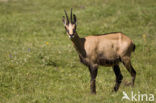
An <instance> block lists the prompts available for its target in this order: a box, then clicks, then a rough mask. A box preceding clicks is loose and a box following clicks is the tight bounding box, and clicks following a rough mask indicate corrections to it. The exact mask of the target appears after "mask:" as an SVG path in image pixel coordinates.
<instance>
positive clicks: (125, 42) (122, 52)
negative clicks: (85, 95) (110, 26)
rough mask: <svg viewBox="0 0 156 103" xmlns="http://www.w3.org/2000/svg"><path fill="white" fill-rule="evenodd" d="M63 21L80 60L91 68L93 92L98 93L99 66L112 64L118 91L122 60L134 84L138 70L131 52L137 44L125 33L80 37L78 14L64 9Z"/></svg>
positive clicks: (114, 89) (91, 87)
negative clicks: (77, 21)
mask: <svg viewBox="0 0 156 103" xmlns="http://www.w3.org/2000/svg"><path fill="white" fill-rule="evenodd" d="M64 12H65V16H66V19H65V16H63V23H64V27H65V30H66V32H67V35H68V36H69V38H70V40H71V41H72V43H73V45H74V47H75V49H76V51H77V53H78V55H79V58H80V61H81V62H82V63H83V64H84V65H86V66H87V67H88V68H89V71H90V76H91V81H90V89H91V93H93V94H95V93H96V76H97V72H98V66H99V65H101V66H112V68H113V71H114V73H115V76H116V83H115V86H114V88H113V91H115V92H116V91H117V90H118V89H119V86H120V84H121V81H122V79H123V76H122V73H121V71H120V67H119V63H120V62H122V63H123V65H124V66H125V68H126V69H127V70H128V71H129V73H130V74H131V76H132V81H131V85H132V86H133V85H134V81H135V77H136V71H135V70H134V68H133V66H132V65H131V60H130V57H131V53H132V52H133V51H134V50H135V44H134V43H133V42H132V40H131V39H130V38H129V37H127V36H126V35H124V34H123V33H120V32H117V33H108V34H103V35H98V36H94V35H93V36H87V37H84V38H80V37H79V35H78V34H77V32H76V15H75V14H72V9H71V15H70V21H69V18H68V15H67V12H66V11H65V10H64Z"/></svg>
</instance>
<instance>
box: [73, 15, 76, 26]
mask: <svg viewBox="0 0 156 103" xmlns="http://www.w3.org/2000/svg"><path fill="white" fill-rule="evenodd" d="M73 17H74V24H76V15H75V14H74V15H73Z"/></svg>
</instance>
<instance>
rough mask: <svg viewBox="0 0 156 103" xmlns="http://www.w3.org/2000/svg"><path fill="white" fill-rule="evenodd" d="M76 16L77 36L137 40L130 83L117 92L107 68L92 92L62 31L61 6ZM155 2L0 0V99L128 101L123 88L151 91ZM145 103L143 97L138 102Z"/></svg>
mask: <svg viewBox="0 0 156 103" xmlns="http://www.w3.org/2000/svg"><path fill="white" fill-rule="evenodd" d="M71 7H72V8H73V10H74V11H73V12H74V13H75V14H76V15H77V19H78V20H77V21H78V28H77V31H78V33H79V35H80V36H81V37H84V36H88V35H94V34H100V33H109V32H123V33H125V34H126V35H127V36H129V37H130V38H131V39H132V40H133V41H134V42H135V44H136V51H135V53H133V57H132V63H133V65H134V68H135V70H136V72H137V78H136V82H135V87H134V88H131V87H125V86H124V82H125V81H128V80H130V79H131V77H130V74H129V73H128V72H127V70H126V69H125V68H124V67H123V65H120V67H121V71H122V74H123V76H124V80H123V83H122V84H121V87H120V89H119V91H118V92H117V93H111V91H112V88H113V86H114V83H115V75H114V73H113V71H112V68H110V67H109V68H108V67H100V68H99V71H98V76H97V94H96V95H91V94H90V88H89V81H90V75H89V71H88V69H87V68H86V67H85V66H84V65H82V64H80V63H79V59H78V55H77V53H76V51H75V50H74V48H73V46H72V43H71V41H70V40H69V39H68V36H67V35H66V34H65V30H64V27H63V23H62V16H63V15H64V9H66V10H67V11H68V12H69V10H70V8H71ZM155 18H156V2H155V0H101V1H100V0H99V1H96V0H89V1H88V0H83V1H82V0H75V1H73V0H31V1H29V0H0V103H119V102H124V103H129V102H130V101H128V100H125V101H121V98H122V96H123V95H122V91H125V92H126V93H128V94H130V93H131V91H134V92H135V93H138V91H140V93H147V94H150V93H152V94H154V95H155V94H156V88H155V87H156V82H155V81H156V69H155V68H156V63H155V62H156V52H155V51H156V28H155V27H156V20H155ZM143 102H144V103H145V101H143Z"/></svg>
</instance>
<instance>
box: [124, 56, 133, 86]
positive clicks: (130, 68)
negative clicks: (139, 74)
mask: <svg viewBox="0 0 156 103" xmlns="http://www.w3.org/2000/svg"><path fill="white" fill-rule="evenodd" d="M122 62H123V64H124V66H125V67H126V69H127V70H128V71H129V73H130V74H131V76H132V82H131V85H132V86H134V82H135V77H136V71H135V70H134V68H133V66H132V65H131V61H130V57H124V58H122Z"/></svg>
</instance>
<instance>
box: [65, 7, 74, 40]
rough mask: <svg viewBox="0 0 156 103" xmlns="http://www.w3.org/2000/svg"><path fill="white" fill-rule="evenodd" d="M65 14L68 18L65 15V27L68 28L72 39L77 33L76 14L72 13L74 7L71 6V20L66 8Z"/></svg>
mask: <svg viewBox="0 0 156 103" xmlns="http://www.w3.org/2000/svg"><path fill="white" fill-rule="evenodd" d="M64 12H65V15H66V19H65V17H64V16H63V23H64V27H65V29H66V32H67V34H68V36H69V38H70V39H72V38H74V36H75V35H76V15H75V14H74V15H72V8H71V14H70V21H69V18H68V15H67V12H66V11H65V10H64ZM72 17H73V18H74V20H72Z"/></svg>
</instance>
